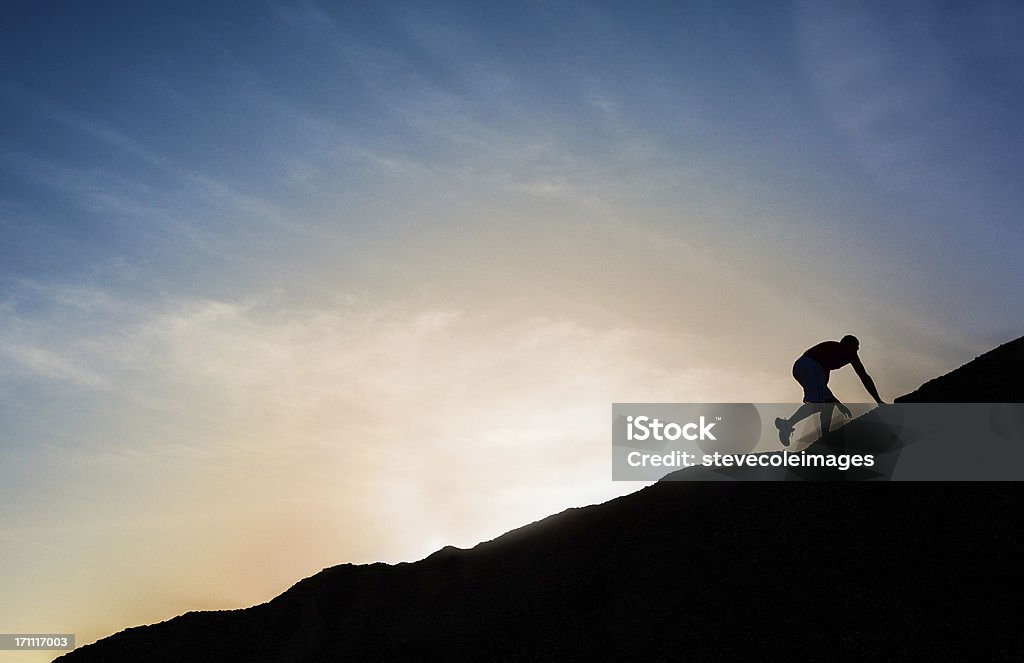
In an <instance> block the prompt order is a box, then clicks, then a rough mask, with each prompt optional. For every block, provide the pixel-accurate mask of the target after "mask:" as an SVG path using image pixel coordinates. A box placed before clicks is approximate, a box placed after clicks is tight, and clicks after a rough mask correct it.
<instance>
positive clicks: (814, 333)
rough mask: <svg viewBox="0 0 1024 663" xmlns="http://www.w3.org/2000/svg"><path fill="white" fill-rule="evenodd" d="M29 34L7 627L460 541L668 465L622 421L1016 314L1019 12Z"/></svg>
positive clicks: (251, 594) (7, 218)
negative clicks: (617, 409)
mask: <svg viewBox="0 0 1024 663" xmlns="http://www.w3.org/2000/svg"><path fill="white" fill-rule="evenodd" d="M9 14H10V16H9V19H8V28H7V30H6V32H8V33H9V35H10V38H9V39H5V40H4V43H3V44H2V45H0V53H2V54H3V56H4V57H3V62H4V64H3V65H2V67H3V75H2V77H0V98H3V100H4V105H3V110H2V113H3V119H4V123H3V126H4V129H3V132H2V142H0V172H2V177H0V238H2V242H0V247H2V248H0V256H2V258H0V430H2V431H3V436H2V439H0V445H2V446H0V449H2V452H3V457H4V459H5V462H4V463H3V465H2V466H0V508H2V511H0V515H2V517H0V523H2V524H0V559H2V560H3V563H2V564H0V585H3V586H4V587H5V598H6V599H7V600H6V601H4V605H2V606H0V632H6V633H14V632H74V633H76V634H77V635H78V638H79V639H78V645H79V646H80V645H82V644H86V643H88V642H91V641H93V640H95V639H97V638H100V637H103V636H106V635H109V634H111V633H114V632H116V631H120V630H122V629H124V628H127V627H129V626H135V625H139V624H144V623H152V622H155V621H161V620H164V619H168V618H170V617H172V616H174V615H177V614H181V613H183V612H185V611H189V610H205V609H225V608H236V607H245V606H248V605H252V604H255V603H261V602H264V601H266V600H269V599H270V598H272V597H273V596H275V595H277V594H279V593H280V592H281V591H284V590H285V589H286V588H287V587H289V586H291V585H292V584H294V583H295V582H297V581H298V580H299V579H301V578H304V577H307V576H310V575H313V574H314V573H316V572H318V571H319V570H320V569H322V568H326V567H329V566H333V565H336V564H341V563H345V562H352V563H364V562H373V561H386V562H398V561H411V560H415V559H421V558H423V557H425V556H427V555H429V554H430V553H431V552H434V551H436V550H438V549H440V548H442V547H443V546H445V545H454V546H457V547H463V548H464V547H471V546H472V545H475V544H476V543H478V542H480V541H484V540H489V539H493V538H495V537H497V536H499V535H501V534H503V533H504V532H506V531H508V530H510V529H513V528H516V527H519V526H522V525H525V524H526V523H529V522H533V521H536V520H539V519H541V518H544V517H546V516H548V515H551V514H554V513H558V512H560V511H562V510H564V509H566V508H569V507H574V506H582V505H585V504H592V503H596V502H602V501H605V500H607V499H611V498H613V497H616V496H619V495H623V494H626V493H629V492H633V491H635V490H637V489H638V488H639V487H641V486H643V485H647V484H646V483H642V484H635V483H627V482H616V483H613V482H612V481H611V462H610V458H609V453H608V452H609V444H608V442H609V439H610V436H609V430H608V414H609V412H610V410H611V404H612V403H614V402H684V403H689V402H705V403H718V402H723V403H729V402H752V403H758V402H760V403H784V402H797V401H798V400H799V398H800V391H799V386H798V385H797V384H796V383H795V382H794V381H793V378H792V377H791V375H790V369H791V366H792V362H793V360H794V359H795V358H796V357H798V356H799V355H800V354H801V353H802V352H803V351H804V350H805V349H806V348H808V347H810V346H811V345H813V344H815V343H817V342H819V341H821V340H825V339H838V338H840V337H842V336H843V335H845V334H855V335H856V336H858V337H859V339H860V343H861V349H860V356H861V357H862V358H863V361H864V364H865V366H866V367H867V369H868V371H870V373H871V375H872V376H873V377H874V379H875V382H876V383H877V385H878V388H879V391H880V392H881V394H882V396H883V398H884V399H885V400H888V401H890V402H891V400H892V399H893V398H895V397H896V396H898V395H901V394H906V393H909V392H911V391H913V390H914V389H916V388H917V387H918V386H920V384H921V383H923V382H925V381H926V380H928V379H931V378H933V377H936V376H938V375H942V374H944V373H947V372H949V371H951V370H953V369H954V368H956V367H958V366H960V365H962V364H964V363H966V362H968V361H970V360H971V359H973V358H974V357H975V356H977V355H979V354H981V353H983V352H986V351H988V350H990V349H992V348H995V347H996V346H998V345H999V344H1001V343H1005V342H1007V341H1010V340H1012V339H1015V338H1017V337H1019V336H1020V334H1021V327H1022V325H1021V323H1022V321H1024V304H1022V303H1021V302H1020V301H1017V300H1014V299H1013V298H1012V297H1011V295H1010V293H1011V291H1012V290H1013V287H1014V286H1013V284H1015V283H1016V284H1019V283H1021V282H1024V267H1022V265H1021V261H1020V259H1019V251H1020V247H1021V246H1024V228H1022V227H1021V226H1020V223H1019V218H1020V214H1021V212H1022V211H1024V193H1022V192H1021V189H1020V187H1019V186H1018V180H1019V175H1018V173H1020V172H1021V170H1022V169H1021V167H1022V166H1024V163H1022V162H1024V151H1022V150H1021V149H1020V146H1021V123H1020V119H1019V118H1020V117H1022V116H1024V113H1022V111H1024V94H1022V92H1024V86H1022V85H1021V83H1022V81H1021V78H1020V73H1019V72H1020V62H1021V59H1022V58H1024V47H1022V46H1021V45H1020V44H1019V41H1018V39H1017V34H1019V28H1021V27H1024V9H1021V8H1017V7H1010V6H1006V5H1004V4H1001V3H995V2H993V3H987V4H977V5H972V6H969V7H961V8H949V7H941V8H939V7H935V6H932V5H929V4H927V3H911V4H902V5H898V6H890V5H885V6H884V7H883V6H878V7H856V8H850V7H842V8H840V7H836V6H831V5H828V6H826V5H822V4H819V3H810V2H794V3H780V4H778V5H775V6H766V7H753V8H752V7H747V6H741V5H739V4H738V3H714V4H711V5H692V6H688V7H677V6H674V5H672V4H670V3H669V4H662V3H652V4H643V3H641V4H635V3H634V4H630V5H629V6H628V7H622V6H615V5H613V4H610V3H600V2H599V3H532V2H531V3H525V4H522V5H519V6H516V7H508V6H504V5H500V4H498V5H488V6H481V5H478V4H476V3H460V2H446V3H432V4H431V6H429V7H423V6H416V5H413V4H398V5H393V6H389V7H387V8H384V7H352V6H344V7H338V6H334V5H331V4H329V3H316V2H267V3H263V4H260V5H259V6H258V7H251V6H249V5H248V4H243V3H218V4H217V5H216V6H208V5H192V6H188V7H182V6H174V7H163V8H159V9H154V8H148V7H147V8H140V7H125V6H119V5H108V6H107V7H106V8H105V9H104V10H100V9H97V8H96V7H92V6H90V7H85V6H70V7H67V8H64V9H62V11H60V12H53V11H52V10H51V11H48V10H47V8H44V7H40V6H38V5H36V4H33V3H22V4H18V5H17V6H16V7H14V8H12V9H11V10H10V11H9ZM830 384H831V386H832V388H833V390H834V391H835V392H836V394H837V395H839V396H840V397H841V398H843V399H844V400H848V401H850V402H852V403H856V402H860V401H862V400H864V399H866V398H867V395H866V394H865V392H864V390H863V388H862V387H861V385H860V383H859V381H858V380H857V378H856V376H855V375H854V374H853V371H852V370H850V369H849V368H847V369H843V370H841V371H838V372H836V373H833V378H832V382H831V383H830ZM193 558H194V561H193ZM40 654H45V652H40ZM15 656H16V657H17V658H16V660H26V661H27V660H44V658H43V657H42V656H36V655H35V654H29V653H24V652H22V653H19V654H17V655H15ZM22 657H23V658H22Z"/></svg>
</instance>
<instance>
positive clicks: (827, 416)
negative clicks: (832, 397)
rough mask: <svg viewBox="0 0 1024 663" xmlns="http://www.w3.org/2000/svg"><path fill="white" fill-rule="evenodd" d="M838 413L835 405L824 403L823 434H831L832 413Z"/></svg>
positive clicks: (822, 412) (822, 415)
mask: <svg viewBox="0 0 1024 663" xmlns="http://www.w3.org/2000/svg"><path fill="white" fill-rule="evenodd" d="M835 411H836V404H835V403H823V404H822V408H821V434H822V435H824V434H825V433H827V432H829V430H831V428H832V413H833V412H835Z"/></svg>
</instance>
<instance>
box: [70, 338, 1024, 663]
mask: <svg viewBox="0 0 1024 663" xmlns="http://www.w3.org/2000/svg"><path fill="white" fill-rule="evenodd" d="M976 362H980V363H976ZM971 367H973V368H971ZM996 367H997V368H996ZM1021 368H1024V337H1022V338H1020V339H1017V340H1015V341H1011V342H1010V343H1006V344H1003V345H1001V346H999V347H998V348H996V349H994V350H992V351H990V352H988V353H985V354H983V355H981V356H980V357H978V358H977V359H975V360H974V361H972V362H969V363H968V364H965V365H964V366H962V367H960V368H958V369H956V370H954V371H951V372H950V373H948V374H946V375H945V376H942V377H940V378H936V379H935V380H930V381H929V382H927V383H925V384H924V385H922V387H921V388H919V389H918V390H915V391H914V392H911V394H908V395H907V396H905V397H901V398H900V399H897V402H922V401H921V400H913V399H921V398H925V399H928V398H934V396H933V395H935V394H938V395H942V394H953V395H954V396H957V398H956V399H955V400H956V402H971V401H969V400H967V399H965V398H963V397H964V396H969V395H970V394H968V393H966V391H965V390H968V389H972V388H973V387H972V385H977V384H987V385H988V387H985V388H989V387H991V388H992V389H995V390H1000V389H1001V390H1000V392H999V393H1002V394H1009V395H1013V394H1015V393H1017V392H1016V391H1014V390H1013V389H1012V388H1008V387H1005V386H1004V380H1005V378H1004V377H999V376H1002V375H1003V374H1004V373H1006V372H1009V373H1012V372H1013V371H1014V370H1016V371H1017V372H1018V374H1019V372H1020V370H1021ZM964 369H968V370H966V371H965V370H964ZM977 372H982V373H986V374H987V377H986V375H972V373H977ZM949 376H953V377H951V378H950V383H944V382H943V380H944V379H945V378H947V377H949ZM950 384H952V385H953V386H950ZM974 393H979V392H974V391H972V392H971V394H974ZM984 393H986V394H987V393H992V392H991V390H990V391H986V392H984ZM929 394H932V396H929ZM908 399H909V400H908ZM1021 400H1024V398H1022V399H1021ZM930 402H936V401H930ZM698 469H700V468H690V469H689V470H681V471H680V472H677V473H673V475H679V474H680V473H682V472H687V471H691V470H698ZM673 475H667V476H666V477H665V479H663V480H662V481H659V482H658V483H655V484H653V485H651V486H648V487H646V488H643V489H641V490H639V491H637V492H634V493H631V494H629V495H625V496H622V497H619V498H616V499H613V500H610V501H608V502H605V503H603V504H597V505H590V506H586V507H573V508H570V509H566V510H564V511H562V512H560V513H558V514H554V515H552V516H548V517H547V518H544V519H541V520H539V521H536V522H534V523H530V524H528V525H524V526H522V527H519V528H516V529H514V530H511V531H509V532H506V533H505V534H503V535H501V536H499V537H497V538H495V539H492V540H490V541H486V542H482V543H480V544H477V545H476V546H474V547H473V548H470V549H459V548H455V547H452V546H446V547H444V548H441V549H440V550H438V551H436V552H434V553H432V554H431V555H429V556H427V557H426V558H424V559H422V560H420V561H418V562H411V563H405V562H403V563H400V564H395V565H388V564H383V563H375V564H368V565H352V564H342V565H338V566H334V567H330V568H327V569H324V570H323V571H321V572H320V573H317V574H315V575H313V576H310V577H308V578H305V579H303V580H300V581H299V582H298V583H296V584H295V585H293V586H292V587H291V588H289V589H288V590H286V591H285V592H283V593H282V594H280V595H279V596H277V597H275V598H274V599H272V600H271V601H269V602H267V603H263V604H260V605H257V606H253V607H250V608H242V609H238V610H230V611H215V612H189V613H185V614H184V615H180V616H178V617H175V618H172V619H170V620H168V621H165V622H160V623H158V624H154V625H150V626H140V627H135V628H131V629H126V630H124V631H121V632H119V633H117V634H114V635H112V636H110V637H108V638H104V639H102V640H100V641H98V642H96V643H93V644H90V645H85V646H83V647H81V648H79V649H76V650H74V651H72V652H70V653H68V654H65V655H64V656H62V657H60V658H58V659H57V660H59V661H70V662H71V663H79V662H81V661H115V662H116V661H137V660H147V661H154V662H157V663H160V662H163V661H327V660H332V661H333V660H339V659H342V658H354V659H356V660H410V659H411V660H424V659H432V658H447V659H453V658H454V659H457V658H473V659H492V660H545V659H559V660H589V659H593V658H602V659H611V660H616V659H622V660H625V659H633V658H636V657H641V656H642V657H647V656H668V655H672V656H675V657H679V656H683V657H684V658H685V657H686V656H695V657H698V658H701V659H706V658H733V657H736V656H740V655H749V654H750V653H752V652H763V651H764V650H766V649H772V650H774V651H775V653H782V654H785V655H791V656H810V655H813V654H814V653H820V652H821V651H823V650H824V649H825V648H829V647H834V646H836V645H840V646H843V647H845V648H846V649H847V651H848V653H851V654H853V656H852V657H853V658H864V657H866V656H868V655H885V656H901V657H910V656H913V657H920V656H924V655H926V654H929V653H932V654H934V655H935V656H939V655H941V656H943V658H948V657H949V656H950V655H954V654H959V655H963V656H967V655H972V656H976V655H978V653H979V652H984V654H985V655H986V656H987V657H990V658H995V659H1000V658H1006V659H1009V658H1011V657H1012V656H1013V655H1015V654H1016V653H1017V652H1019V648H1020V645H1021V644H1024V643H1022V638H1021V636H1020V635H1019V633H1018V632H1019V629H1018V628H1016V626H1015V617H1014V615H1015V609H1014V608H1012V606H1013V605H1014V603H1015V602H1016V597H1015V596H1014V595H1013V594H1012V593H1011V592H1010V590H1008V589H1007V587H1009V586H1012V584H1013V583H1012V582H1010V580H1012V579H1013V578H1016V579H1020V576H1021V572H1020V571H1019V570H1018V569H1017V565H1016V563H1015V560H1016V559H1018V558H1019V557H1020V555H1021V553H1022V552H1024V550H1022V545H1021V543H1020V541H1018V538H1019V537H1017V536H1016V535H1015V531H1014V529H1013V528H1012V527H1010V526H1009V525H1010V524H1011V523H1012V522H1013V521H1012V519H1013V517H1014V516H1013V514H1015V513H1016V512H1018V511H1019V509H1020V506H1021V500H1020V497H1021V493H1020V491H1019V489H1017V488H1016V486H1015V485H1014V484H998V483H996V484H986V483H978V484H969V483H934V484H929V483H925V484H901V483H884V482H883V483H852V484H851V483H847V484H834V483H754V482H751V483H743V482H732V483H728V484H721V483H702V482H691V481H674V480H672V479H673V478H678V476H676V477H673ZM954 579H955V580H954Z"/></svg>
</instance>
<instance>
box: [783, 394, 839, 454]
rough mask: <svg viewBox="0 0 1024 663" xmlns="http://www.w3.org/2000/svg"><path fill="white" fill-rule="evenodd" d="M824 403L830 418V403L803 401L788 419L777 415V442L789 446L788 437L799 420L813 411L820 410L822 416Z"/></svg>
mask: <svg viewBox="0 0 1024 663" xmlns="http://www.w3.org/2000/svg"><path fill="white" fill-rule="evenodd" d="M826 405H828V406H829V407H828V408H827V409H828V410H829V412H830V413H829V417H830V418H831V416H832V415H831V409H832V408H831V403H804V404H803V405H801V406H800V407H798V408H797V410H796V412H794V413H793V416H792V417H790V418H789V419H783V418H782V417H778V418H777V419H776V420H775V427H776V428H778V429H779V442H782V446H784V447H788V446H789V438H791V437H792V436H793V430H794V429H795V428H796V425H797V424H798V423H799V422H801V421H803V420H804V419H806V418H807V417H809V416H811V415H812V414H814V413H815V412H821V413H822V416H824V414H825V406H826Z"/></svg>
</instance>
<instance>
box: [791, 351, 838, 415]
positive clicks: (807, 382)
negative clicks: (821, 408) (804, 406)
mask: <svg viewBox="0 0 1024 663" xmlns="http://www.w3.org/2000/svg"><path fill="white" fill-rule="evenodd" d="M793 377H794V378H796V381H797V382H799V383H800V386H801V387H803V388H804V403H831V402H832V401H834V400H835V396H833V395H832V392H831V391H830V390H829V388H828V373H827V372H825V369H824V368H822V366H821V364H819V363H818V362H816V361H814V360H813V359H811V358H810V357H808V356H806V355H805V356H803V357H800V358H799V359H797V360H796V363H794V364H793Z"/></svg>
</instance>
